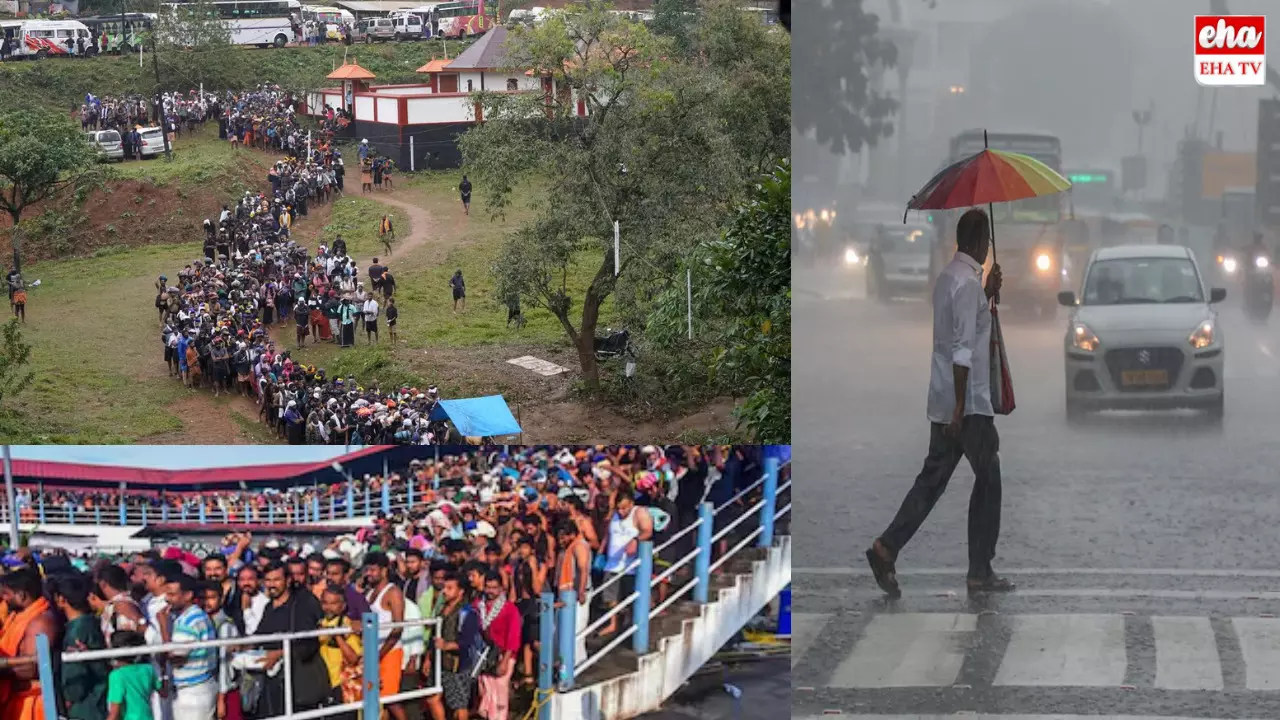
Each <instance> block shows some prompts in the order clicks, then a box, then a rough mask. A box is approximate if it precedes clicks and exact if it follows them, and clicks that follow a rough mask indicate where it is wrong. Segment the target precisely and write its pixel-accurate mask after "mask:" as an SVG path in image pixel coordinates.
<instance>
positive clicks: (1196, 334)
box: [1187, 320, 1213, 350]
mask: <svg viewBox="0 0 1280 720" xmlns="http://www.w3.org/2000/svg"><path fill="white" fill-rule="evenodd" d="M1187 340H1188V341H1189V342H1190V343H1191V347H1193V348H1195V349H1196V350H1200V349H1202V348H1207V347H1209V346H1210V345H1212V344H1213V321H1212V320H1205V321H1204V322H1202V323H1200V324H1199V325H1198V326H1196V329H1195V330H1194V331H1192V333H1191V337H1189V338H1187Z"/></svg>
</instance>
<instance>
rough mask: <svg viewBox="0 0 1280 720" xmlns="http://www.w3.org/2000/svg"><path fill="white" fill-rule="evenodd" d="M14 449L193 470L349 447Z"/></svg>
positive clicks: (307, 457)
mask: <svg viewBox="0 0 1280 720" xmlns="http://www.w3.org/2000/svg"><path fill="white" fill-rule="evenodd" d="M353 449H354V448H353ZM12 452H13V457H14V459H19V458H21V459H24V460H56V461H61V462H79V463H91V464H95V465H124V466H128V467H141V468H155V469H165V470H190V469H194V468H207V467H238V466H243V465H267V464H271V463H292V462H311V461H321V460H329V459H331V458H335V457H338V456H340V455H343V454H344V453H345V452H346V448H344V447H342V446H324V445H320V446H314V445H312V446H308V445H298V446H292V447H290V446H279V447H275V446H269V445H235V446H218V445H173V446H165V445H141V446H136V445H134V446H130V445H69V446H57V445H14V446H13V450H12Z"/></svg>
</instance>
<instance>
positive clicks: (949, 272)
mask: <svg viewBox="0 0 1280 720" xmlns="http://www.w3.org/2000/svg"><path fill="white" fill-rule="evenodd" d="M953 365H961V366H963V367H967V368H969V387H968V388H966V389H965V401H964V414H965V415H995V412H994V411H993V410H992V408H991V306H990V304H989V303H988V301H987V296H986V293H985V292H983V289H982V266H981V265H979V264H978V261H977V260H974V259H973V258H972V257H970V256H968V255H966V254H964V253H959V252H958V253H956V256H955V258H954V259H952V261H951V262H950V263H948V264H947V266H946V267H945V268H943V269H942V272H941V273H940V274H939V275H938V280H937V282H936V283H935V284H934V288H933V360H932V362H931V364H930V369H929V400H928V404H927V411H928V415H929V422H935V423H949V422H951V415H952V413H954V412H955V407H956V390H955V375H954V374H953V370H952V366H953Z"/></svg>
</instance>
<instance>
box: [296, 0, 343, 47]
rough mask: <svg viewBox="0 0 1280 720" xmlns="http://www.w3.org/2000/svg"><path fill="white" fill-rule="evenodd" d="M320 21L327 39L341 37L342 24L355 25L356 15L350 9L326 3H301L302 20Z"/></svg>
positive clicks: (338, 38)
mask: <svg viewBox="0 0 1280 720" xmlns="http://www.w3.org/2000/svg"><path fill="white" fill-rule="evenodd" d="M316 20H318V21H320V22H322V23H324V26H325V37H326V38H327V39H329V40H341V39H342V26H343V25H350V26H351V27H353V28H354V27H355V26H356V16H355V15H352V14H351V11H350V10H343V9H342V8H336V7H330V6H328V5H303V6H302V21H303V22H312V21H316Z"/></svg>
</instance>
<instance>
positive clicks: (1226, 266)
mask: <svg viewBox="0 0 1280 720" xmlns="http://www.w3.org/2000/svg"><path fill="white" fill-rule="evenodd" d="M1222 269H1223V270H1226V271H1227V272H1229V273H1233V272H1235V271H1236V259H1235V258H1224V259H1223V261H1222Z"/></svg>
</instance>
